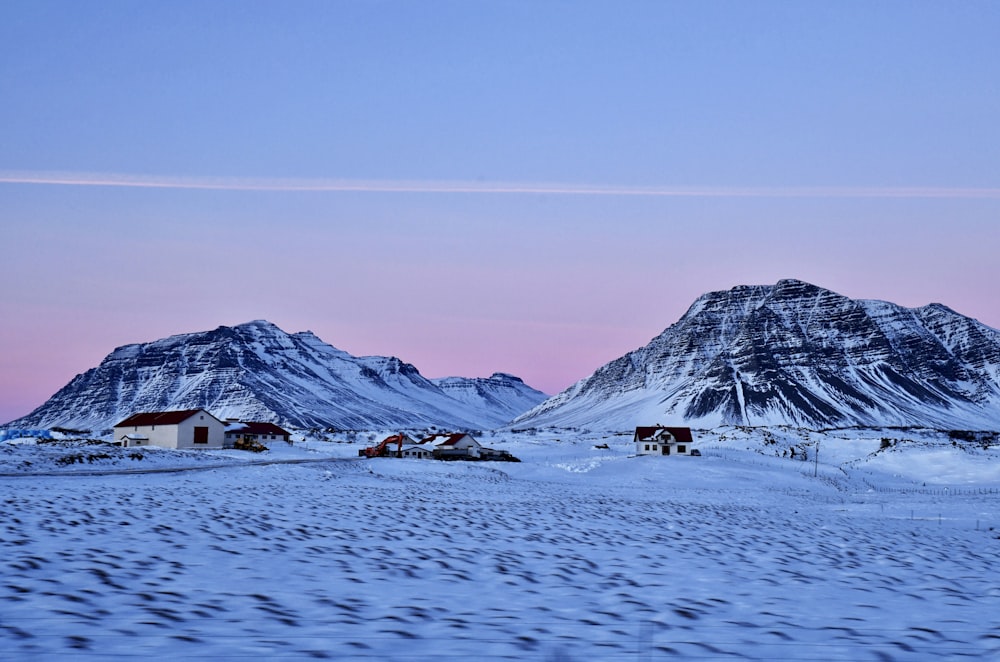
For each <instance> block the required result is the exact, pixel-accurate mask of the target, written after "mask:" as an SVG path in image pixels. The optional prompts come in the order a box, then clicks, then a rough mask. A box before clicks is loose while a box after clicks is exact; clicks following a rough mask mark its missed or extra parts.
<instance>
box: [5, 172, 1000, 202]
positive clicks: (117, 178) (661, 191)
mask: <svg viewBox="0 0 1000 662" xmlns="http://www.w3.org/2000/svg"><path fill="white" fill-rule="evenodd" d="M0 184H33V185H47V186H85V187H119V188H148V189H186V190H210V191H249V192H253V191H259V192H286V193H299V192H301V193H308V192H315V193H323V192H327V193H432V194H433V193H439V194H440V193H465V194H507V195H511V194H514V195H579V196H623V197H628V196H634V197H635V196H637V197H678V198H680V197H701V198H753V197H758V198H953V199H994V198H1000V188H990V187H944V186H773V187H769V186H618V185H592V184H569V183H530V182H485V181H472V180H378V179H375V180H362V179H335V178H330V179H323V178H312V179H310V178H262V177H190V176H178V175H141V174H125V173H95V172H58V171H51V172H44V171H0Z"/></svg>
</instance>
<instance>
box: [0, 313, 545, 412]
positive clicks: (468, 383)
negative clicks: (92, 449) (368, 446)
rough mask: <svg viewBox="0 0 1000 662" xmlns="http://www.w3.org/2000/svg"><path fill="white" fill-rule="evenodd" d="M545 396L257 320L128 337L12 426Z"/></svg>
mask: <svg viewBox="0 0 1000 662" xmlns="http://www.w3.org/2000/svg"><path fill="white" fill-rule="evenodd" d="M544 399H545V394H544V393H542V392H541V391H536V390H535V389H533V388H531V387H529V386H527V385H525V384H524V382H522V381H521V380H520V379H518V378H516V377H512V376H510V375H504V374H496V375H493V376H492V377H490V378H488V379H464V378H461V377H450V378H447V379H443V380H438V383H435V382H434V381H431V380H429V379H426V378H425V377H423V376H422V375H421V374H420V373H419V372H418V371H417V369H416V368H415V367H413V366H412V365H410V364H408V363H404V362H403V361H401V360H399V359H397V358H395V357H383V356H366V357H355V356H352V355H350V354H348V353H347V352H344V351H342V350H339V349H337V348H335V347H333V346H331V345H328V344H327V343H325V342H323V341H322V340H320V339H319V338H317V337H316V336H315V335H314V334H313V333H312V332H310V331H304V332H300V333H294V334H288V333H285V332H284V331H282V330H281V329H279V328H278V327H277V326H275V325H274V324H271V323H270V322H266V321H261V320H258V321H254V322H249V323H247V324H240V325H238V326H234V327H227V326H220V327H219V328H217V329H214V330H212V331H205V332H200V333H188V334H182V335H177V336H171V337H169V338H164V339H162V340H157V341H154V342H151V343H145V344H135V345H126V346H124V347H119V348H118V349H116V350H114V351H113V352H112V353H111V354H109V355H108V356H107V357H106V358H105V359H104V360H103V361H102V362H101V364H100V365H99V366H98V367H96V368H92V369H91V370H88V371H87V372H85V373H83V374H82V375H77V376H76V377H75V378H74V379H73V380H72V381H71V382H70V383H69V384H67V385H66V386H65V387H63V388H62V389H61V390H60V391H59V392H58V393H56V394H55V395H54V396H52V397H51V398H50V399H49V400H48V401H47V402H45V404H43V405H42V406H41V407H39V408H38V409H36V410H35V411H33V412H31V413H30V414H28V415H27V416H25V417H24V418H21V419H19V420H17V421H13V422H11V423H10V424H9V425H11V426H24V427H55V426H60V427H65V428H72V429H89V430H104V429H108V428H110V427H111V426H112V425H114V424H115V423H117V422H118V421H120V420H123V419H124V418H126V417H127V416H130V415H131V414H133V413H136V412H142V411H160V410H167V409H188V408H194V407H203V408H205V409H207V410H209V411H211V412H212V413H213V414H214V415H216V416H218V417H220V418H226V417H233V418H241V419H243V420H257V421H271V422H276V423H279V424H282V425H288V426H293V427H324V428H325V427H336V428H341V429H366V428H377V429H385V428H393V427H422V426H429V425H436V426H439V427H446V428H463V429H483V428H486V429H492V428H495V427H497V426H499V425H502V424H503V423H506V422H507V421H509V420H511V418H513V417H514V416H516V415H517V414H519V413H521V412H523V411H525V410H526V409H529V408H530V407H532V406H534V405H536V404H538V403H539V402H541V401H542V400H544Z"/></svg>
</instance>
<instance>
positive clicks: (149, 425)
mask: <svg viewBox="0 0 1000 662" xmlns="http://www.w3.org/2000/svg"><path fill="white" fill-rule="evenodd" d="M225 428H226V426H225V423H223V422H222V421H220V420H219V419H217V418H216V417H215V416H212V415H211V414H210V413H208V412H207V411H205V410H204V409H185V410H182V411H155V412H144V413H141V414H133V415H132V416H129V417H128V418H126V419H125V420H124V421H122V422H121V423H118V424H117V425H115V427H114V435H115V437H114V438H115V443H117V444H120V445H122V446H128V447H133V446H160V447H161V448H185V449H186V448H205V449H208V448H216V449H217V448H222V445H223V441H224V438H225Z"/></svg>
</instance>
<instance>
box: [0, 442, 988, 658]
mask: <svg viewBox="0 0 1000 662" xmlns="http://www.w3.org/2000/svg"><path fill="white" fill-rule="evenodd" d="M696 436H697V438H698V442H697V444H696V445H697V446H698V447H700V448H701V449H702V452H703V453H704V456H703V457H701V458H692V457H672V458H636V457H630V453H631V451H632V448H631V443H628V438H627V437H624V436H611V435H594V434H585V433H579V432H576V433H574V432H567V431H562V432H554V431H545V432H538V433H535V434H516V435H515V434H512V433H494V434H489V435H485V437H484V438H481V441H483V442H484V443H486V444H487V445H490V446H494V447H497V448H505V449H507V450H510V451H512V452H513V453H514V454H515V455H516V456H518V457H520V458H521V459H522V462H521V463H461V462H450V463H444V462H433V461H427V460H424V461H420V460H391V459H376V460H363V459H358V458H357V449H358V448H360V447H361V445H362V444H361V443H356V444H337V443H324V442H320V441H309V442H303V443H297V444H296V445H295V446H292V447H289V446H286V445H284V444H279V445H275V446H274V447H272V450H271V451H270V452H269V453H266V454H261V455H250V454H246V453H240V452H233V451H224V452H210V451H201V452H198V453H178V452H174V451H157V450H155V449H152V450H151V449H142V453H143V457H142V458H138V459H137V458H134V457H131V456H130V455H129V453H130V452H132V451H134V449H113V448H112V449H109V448H107V447H103V446H97V445H89V446H88V445H80V446H72V445H65V444H41V445H31V444H16V443H6V444H0V474H3V475H2V476H0V498H2V499H3V509H2V510H0V550H2V555H0V651H3V653H2V657H3V658H4V659H14V660H61V659H65V658H67V657H71V658H76V659H100V660H115V659H144V658H159V659H164V658H181V657H187V658H191V659H250V658H253V659H258V658H263V659H275V658H278V659H282V658H283V659H323V658H327V659H336V660H432V659H433V660H439V659H468V658H480V659H512V660H522V659H539V660H619V659H622V660H624V659H628V660H652V659H662V658H665V657H670V656H676V657H679V658H681V659H730V658H744V659H761V660H775V659H808V660H925V659H931V658H934V659H959V658H967V659H1000V576H998V575H997V574H996V572H995V562H996V559H997V555H998V552H1000V512H998V508H997V500H998V499H1000V449H998V447H997V446H996V445H995V444H993V445H991V444H990V443H988V440H987V441H986V442H982V443H980V442H977V441H975V440H973V441H968V440H960V442H957V443H956V444H955V445H952V444H951V440H950V439H949V438H948V436H947V435H944V434H941V433H930V432H927V431H891V430H885V431H867V430H861V431H858V430H855V431H850V430H846V431H837V432H828V433H826V434H819V433H806V432H801V431H795V430H781V429H776V430H768V431H762V430H745V429H738V428H726V429H720V430H715V431H713V432H711V433H701V434H699V435H696ZM883 439H888V442H884V441H883ZM359 442H360V440H359ZM604 443H606V444H608V445H609V448H608V449H600V448H595V445H597V444H604ZM817 445H818V448H819V462H818V463H816V462H815V455H814V452H815V450H816V447H817ZM882 446H886V448H885V449H882V450H880V449H881V448H882ZM793 447H794V448H795V449H796V458H797V459H794V460H793V459H790V453H789V451H790V450H791V448H793ZM101 455H106V456H107V457H100V456H101ZM67 456H74V462H72V463H68V462H67V461H66V460H64V459H63V460H60V458H65V457H67ZM803 456H805V458H806V460H805V461H802V460H800V459H798V458H801V457H803ZM88 458H89V460H88ZM301 459H318V460H320V461H319V462H309V463H300V464H270V465H260V464H256V465H252V464H248V462H250V461H253V462H259V461H265V460H267V461H275V460H280V461H284V460H301ZM28 463H30V464H28ZM185 466H196V467H199V468H200V470H199V471H192V472H175V473H142V474H134V473H108V474H101V473H95V472H107V471H118V472H121V471H125V470H137V469H141V470H146V469H151V468H157V469H176V468H178V467H185ZM39 474H41V475H39ZM814 474H815V475H814Z"/></svg>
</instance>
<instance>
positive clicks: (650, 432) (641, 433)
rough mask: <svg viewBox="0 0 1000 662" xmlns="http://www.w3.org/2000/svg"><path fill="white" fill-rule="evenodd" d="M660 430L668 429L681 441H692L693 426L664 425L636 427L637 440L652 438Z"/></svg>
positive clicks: (686, 442)
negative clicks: (673, 426)
mask: <svg viewBox="0 0 1000 662" xmlns="http://www.w3.org/2000/svg"><path fill="white" fill-rule="evenodd" d="M660 430H666V431H667V432H669V433H670V435H671V436H672V437H673V438H674V439H676V440H677V441H678V442H680V443H685V444H690V443H691V442H692V437H691V428H668V427H666V426H663V425H651V426H645V427H637V428H636V429H635V440H636V441H644V440H646V439H651V438H652V437H653V436H655V435H656V433H657V432H659V431H660Z"/></svg>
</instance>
